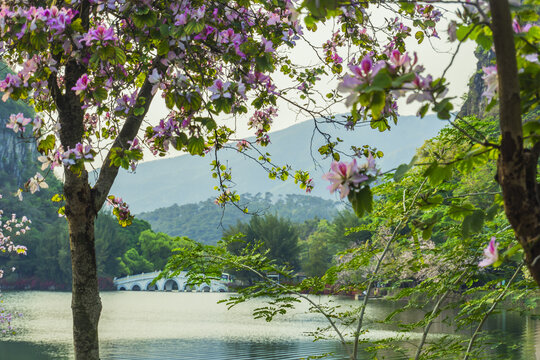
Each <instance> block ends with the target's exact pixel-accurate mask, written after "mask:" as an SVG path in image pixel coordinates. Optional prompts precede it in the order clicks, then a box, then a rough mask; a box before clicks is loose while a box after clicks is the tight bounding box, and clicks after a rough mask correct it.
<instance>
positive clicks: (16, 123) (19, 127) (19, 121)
mask: <svg viewBox="0 0 540 360" xmlns="http://www.w3.org/2000/svg"><path fill="white" fill-rule="evenodd" d="M30 122H32V119H29V118H25V117H24V115H23V114H22V113H18V114H16V115H15V114H12V115H11V116H10V117H9V122H8V123H7V124H6V127H7V128H8V129H12V130H13V131H14V132H15V133H18V132H21V133H22V132H24V127H25V126H26V125H28V124H30Z"/></svg>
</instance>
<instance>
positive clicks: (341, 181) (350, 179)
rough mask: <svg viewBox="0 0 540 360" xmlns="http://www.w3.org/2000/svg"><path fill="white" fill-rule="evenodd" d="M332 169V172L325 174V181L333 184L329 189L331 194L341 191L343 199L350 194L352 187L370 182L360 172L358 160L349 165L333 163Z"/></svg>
mask: <svg viewBox="0 0 540 360" xmlns="http://www.w3.org/2000/svg"><path fill="white" fill-rule="evenodd" d="M330 168H331V170H330V172H328V173H326V174H324V175H323V179H325V180H328V181H330V182H331V183H332V184H331V185H330V186H329V187H328V189H329V190H330V192H331V193H333V192H335V191H336V190H339V192H340V198H341V199H343V198H344V197H346V196H347V195H348V194H349V192H350V188H351V187H356V186H357V185H358V184H360V183H362V182H364V181H366V180H368V177H367V175H365V174H362V173H360V172H359V169H358V165H357V164H356V159H354V160H353V161H351V162H350V163H348V164H347V163H344V162H337V161H333V162H332V164H331V165H330Z"/></svg>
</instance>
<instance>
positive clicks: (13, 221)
mask: <svg viewBox="0 0 540 360" xmlns="http://www.w3.org/2000/svg"><path fill="white" fill-rule="evenodd" d="M0 198H1V195H0ZM31 223H32V222H31V221H30V220H29V219H28V218H27V217H26V216H23V217H22V218H21V219H17V216H16V215H15V214H11V217H10V218H8V219H3V210H1V209H0V253H16V254H23V255H26V251H27V248H26V246H23V245H16V244H15V243H14V242H13V237H14V236H21V235H23V234H25V233H26V232H27V231H28V230H30V227H29V224H31Z"/></svg>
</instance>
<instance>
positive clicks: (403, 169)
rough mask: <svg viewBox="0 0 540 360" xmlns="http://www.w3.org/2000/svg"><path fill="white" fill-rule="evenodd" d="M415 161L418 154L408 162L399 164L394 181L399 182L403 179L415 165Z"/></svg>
mask: <svg viewBox="0 0 540 360" xmlns="http://www.w3.org/2000/svg"><path fill="white" fill-rule="evenodd" d="M415 162H416V156H414V157H413V158H412V159H411V161H410V162H409V163H408V164H401V165H399V166H398V167H397V169H396V172H395V173H394V181H395V182H399V181H400V180H401V179H403V177H404V176H405V174H406V173H407V171H409V170H410V169H411V168H412V167H413V166H414V163H415Z"/></svg>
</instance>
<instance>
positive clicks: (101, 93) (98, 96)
mask: <svg viewBox="0 0 540 360" xmlns="http://www.w3.org/2000/svg"><path fill="white" fill-rule="evenodd" d="M92 95H93V96H94V99H95V100H96V101H97V102H102V101H103V100H105V99H107V90H105V89H104V88H97V89H96V90H94V91H93V92H92Z"/></svg>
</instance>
